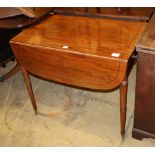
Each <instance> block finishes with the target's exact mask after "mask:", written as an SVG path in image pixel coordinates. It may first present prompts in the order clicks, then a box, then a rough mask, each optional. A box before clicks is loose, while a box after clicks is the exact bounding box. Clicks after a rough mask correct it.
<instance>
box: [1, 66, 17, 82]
mask: <svg viewBox="0 0 155 155" xmlns="http://www.w3.org/2000/svg"><path fill="white" fill-rule="evenodd" d="M19 71H20V66H19V63H17V64H16V66H15V67H14V68H13V69H12V70H11V71H10V72H9V73H7V74H5V75H3V76H2V77H0V82H3V81H4V80H7V79H8V78H10V77H12V76H13V75H15V74H16V73H17V72H19Z"/></svg>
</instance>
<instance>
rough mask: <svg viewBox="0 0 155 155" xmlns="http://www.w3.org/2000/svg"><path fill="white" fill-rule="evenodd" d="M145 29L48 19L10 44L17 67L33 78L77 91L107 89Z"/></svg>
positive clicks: (138, 24)
mask: <svg viewBox="0 0 155 155" xmlns="http://www.w3.org/2000/svg"><path fill="white" fill-rule="evenodd" d="M145 25H146V24H145V23H143V22H131V21H116V20H110V19H92V18H83V17H73V16H72V17H71V16H70V17H66V16H62V15H54V16H50V17H48V18H47V19H46V20H44V21H43V22H42V23H40V24H38V25H35V26H33V27H32V28H29V29H27V30H25V31H24V32H22V33H20V34H19V35H18V36H16V37H15V38H13V39H12V40H11V45H12V48H13V51H14V53H15V55H16V58H17V60H18V61H19V63H20V64H22V65H23V66H24V67H25V68H26V69H27V70H28V71H29V72H31V73H33V74H36V75H38V76H41V77H44V78H47V79H50V80H55V81H58V82H62V83H67V84H71V85H75V86H80V87H86V88H92V89H112V88H114V87H117V86H118V85H120V83H121V82H122V81H123V79H124V77H125V75H126V68H127V64H128V60H129V58H130V57H131V55H132V53H133V51H134V48H135V44H136V41H137V39H138V37H139V35H140V34H141V33H142V31H143V30H144V28H145ZM64 46H65V47H68V48H67V49H64ZM113 53H118V54H119V56H118V57H113V56H112V54H113Z"/></svg>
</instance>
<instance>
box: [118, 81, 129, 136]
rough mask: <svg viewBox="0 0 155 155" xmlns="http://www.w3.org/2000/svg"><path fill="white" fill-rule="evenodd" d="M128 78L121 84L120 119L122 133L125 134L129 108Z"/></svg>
mask: <svg viewBox="0 0 155 155" xmlns="http://www.w3.org/2000/svg"><path fill="white" fill-rule="evenodd" d="M127 90H128V80H124V81H123V82H122V83H121V86H120V121H121V135H122V136H124V135H125V123H126V109H127Z"/></svg>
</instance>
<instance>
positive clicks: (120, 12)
mask: <svg viewBox="0 0 155 155" xmlns="http://www.w3.org/2000/svg"><path fill="white" fill-rule="evenodd" d="M153 11H154V8H150V7H149V8H146V7H123V8H121V7H119V8H118V7H62V8H61V7H58V8H55V9H54V12H56V13H58V14H66V15H80V16H84V15H86V16H98V17H104V18H105V17H107V18H124V19H128V20H129V19H130V20H140V21H148V20H149V19H150V17H151V15H152V13H153Z"/></svg>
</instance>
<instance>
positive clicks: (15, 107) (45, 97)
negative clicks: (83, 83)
mask: <svg viewBox="0 0 155 155" xmlns="http://www.w3.org/2000/svg"><path fill="white" fill-rule="evenodd" d="M13 65H15V63H13V62H11V63H9V64H8V65H7V68H5V69H3V68H0V75H2V74H4V73H6V72H7V71H8V70H10V68H12V66H13ZM135 75H136V66H134V68H133V70H132V72H131V74H130V77H129V90H128V108H127V123H126V124H127V125H126V136H125V139H124V141H122V139H121V136H120V122H119V90H117V91H113V92H110V93H102V92H91V91H85V90H81V89H75V88H71V87H67V86H63V85H59V84H54V83H52V82H47V81H44V80H41V79H37V78H35V77H32V76H31V80H32V85H33V90H34V95H35V98H36V101H37V105H38V111H39V112H38V113H39V114H38V115H37V116H36V115H34V111H33V109H32V105H31V102H30V99H29V96H28V94H27V90H26V88H25V85H24V82H23V79H22V76H21V73H18V74H16V76H14V77H12V78H10V79H9V80H6V81H5V82H3V83H0V146H155V140H154V139H143V140H141V141H139V140H135V139H133V138H132V136H131V132H132V127H133V117H134V115H133V113H134V95H135Z"/></svg>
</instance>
